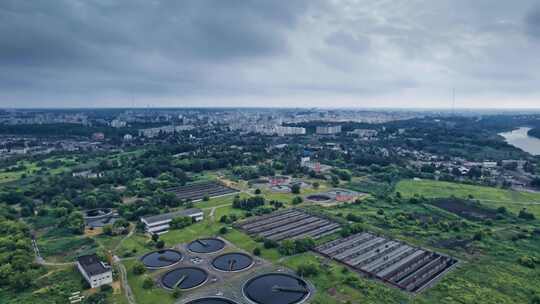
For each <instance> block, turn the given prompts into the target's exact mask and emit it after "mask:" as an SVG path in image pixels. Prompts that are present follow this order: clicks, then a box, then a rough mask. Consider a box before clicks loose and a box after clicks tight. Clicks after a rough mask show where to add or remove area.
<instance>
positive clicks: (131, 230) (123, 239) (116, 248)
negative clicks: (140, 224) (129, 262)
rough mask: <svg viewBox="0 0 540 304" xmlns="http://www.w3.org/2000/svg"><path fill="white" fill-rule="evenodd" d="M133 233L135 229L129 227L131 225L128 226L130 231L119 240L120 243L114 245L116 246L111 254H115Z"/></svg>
mask: <svg viewBox="0 0 540 304" xmlns="http://www.w3.org/2000/svg"><path fill="white" fill-rule="evenodd" d="M133 233H135V227H131V225H130V231H129V233H128V234H127V235H126V236H125V237H123V238H122V239H121V240H120V242H118V244H116V246H114V249H113V250H112V252H113V253H116V250H118V248H120V245H122V243H123V242H124V241H125V240H127V239H129V238H130V237H131V236H132V235H133Z"/></svg>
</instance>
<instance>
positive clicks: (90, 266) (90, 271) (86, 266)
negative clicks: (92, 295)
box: [77, 254, 113, 288]
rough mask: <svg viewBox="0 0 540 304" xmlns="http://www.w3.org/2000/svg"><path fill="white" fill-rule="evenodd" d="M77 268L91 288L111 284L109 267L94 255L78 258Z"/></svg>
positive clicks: (111, 277)
mask: <svg viewBox="0 0 540 304" xmlns="http://www.w3.org/2000/svg"><path fill="white" fill-rule="evenodd" d="M77 268H78V269H79V271H80V272H81V274H82V275H83V277H84V278H85V280H86V281H87V282H88V284H90V287H92V288H96V287H100V286H102V285H107V284H112V282H113V276H112V269H111V267H110V266H109V265H106V264H105V263H103V262H101V261H100V260H99V258H98V257H97V255H95V254H89V255H83V256H80V257H78V258H77Z"/></svg>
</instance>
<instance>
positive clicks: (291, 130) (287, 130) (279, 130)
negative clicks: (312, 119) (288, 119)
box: [274, 126, 306, 136]
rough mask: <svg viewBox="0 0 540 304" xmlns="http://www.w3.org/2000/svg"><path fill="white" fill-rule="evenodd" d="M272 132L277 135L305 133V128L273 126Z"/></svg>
mask: <svg viewBox="0 0 540 304" xmlns="http://www.w3.org/2000/svg"><path fill="white" fill-rule="evenodd" d="M274 132H275V133H276V134H277V135H279V136H285V135H304V134H306V128H300V127H285V126H276V127H275V128H274Z"/></svg>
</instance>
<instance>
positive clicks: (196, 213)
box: [141, 208, 204, 234]
mask: <svg viewBox="0 0 540 304" xmlns="http://www.w3.org/2000/svg"><path fill="white" fill-rule="evenodd" d="M182 216H187V217H191V218H192V219H193V220H194V221H195V222H198V221H202V220H203V219H204V212H203V211H202V210H201V209H198V208H191V209H186V210H180V211H176V212H170V213H163V214H158V215H153V216H146V217H141V222H143V224H144V225H145V230H146V232H148V233H151V234H163V233H166V232H168V231H169V228H170V223H171V221H172V220H173V219H174V218H177V217H182Z"/></svg>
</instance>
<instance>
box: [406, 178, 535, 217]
mask: <svg viewBox="0 0 540 304" xmlns="http://www.w3.org/2000/svg"><path fill="white" fill-rule="evenodd" d="M396 192H400V193H401V195H403V197H406V198H408V197H412V196H414V195H415V194H418V195H423V196H424V197H426V198H437V197H449V196H452V195H453V196H456V197H459V198H467V197H468V196H469V195H472V196H473V197H474V198H475V199H478V200H480V201H481V202H482V203H484V204H485V205H487V206H491V207H493V208H498V207H502V206H504V207H506V208H507V209H508V210H510V211H512V212H514V213H518V212H519V211H520V210H521V209H522V208H527V209H528V210H529V211H531V212H532V213H534V214H535V215H536V216H537V217H540V193H530V192H518V191H513V190H505V189H499V188H493V187H485V186H475V185H465V184H458V183H450V182H441V181H434V180H418V181H415V180H410V179H409V180H403V181H400V182H399V183H398V184H397V186H396Z"/></svg>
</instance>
